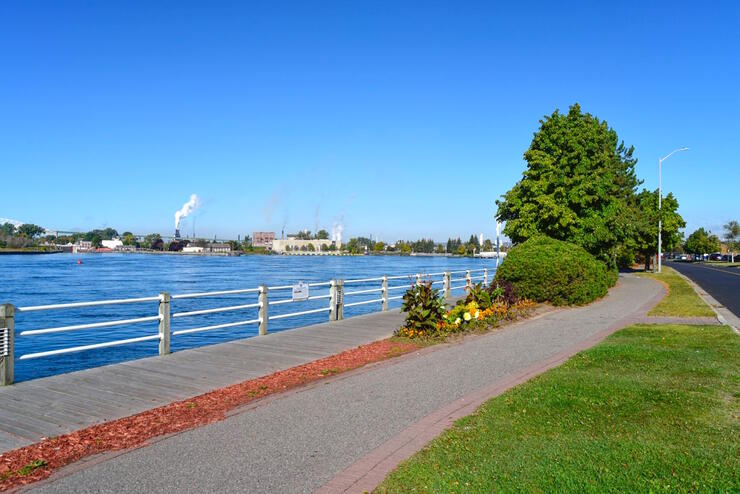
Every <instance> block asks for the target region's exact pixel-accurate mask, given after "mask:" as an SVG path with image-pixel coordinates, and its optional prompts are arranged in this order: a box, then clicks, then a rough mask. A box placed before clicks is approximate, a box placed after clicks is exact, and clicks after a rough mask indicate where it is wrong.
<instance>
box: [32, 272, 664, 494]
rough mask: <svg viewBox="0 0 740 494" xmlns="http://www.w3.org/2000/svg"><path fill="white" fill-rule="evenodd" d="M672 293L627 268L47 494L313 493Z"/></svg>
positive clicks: (68, 480) (55, 481)
mask: <svg viewBox="0 0 740 494" xmlns="http://www.w3.org/2000/svg"><path fill="white" fill-rule="evenodd" d="M660 294H662V288H661V286H660V285H659V284H657V283H655V282H653V281H651V280H648V279H646V278H639V277H636V276H630V275H627V276H624V275H623V276H621V277H620V283H619V284H618V285H617V286H616V287H615V288H614V289H612V290H611V291H610V293H609V295H608V297H607V298H605V299H604V300H601V301H599V302H596V303H593V304H591V305H588V306H586V307H578V308H571V309H565V310H558V311H552V312H549V313H547V314H545V315H544V316H542V317H540V318H535V319H532V320H529V321H524V322H522V323H520V324H514V325H512V326H510V327H508V328H504V329H502V330H499V331H493V332H491V333H488V334H486V335H483V336H480V337H475V338H469V339H466V340H464V341H463V342H460V343H457V344H450V345H444V346H440V347H439V348H437V349H435V350H434V351H430V352H426V353H424V352H421V353H418V354H412V355H410V356H407V357H405V358H404V357H401V358H398V359H395V360H392V361H389V362H387V363H385V364H384V365H378V366H370V367H368V368H367V369H364V370H362V371H360V372H356V373H349V374H347V375H342V376H337V378H336V379H329V380H327V381H323V382H321V383H319V384H317V385H315V386H310V387H306V388H302V389H300V390H297V391H295V392H289V393H285V394H282V395H277V396H275V397H273V398H271V399H267V400H263V401H261V402H258V403H256V404H255V405H252V406H250V407H245V409H243V410H241V411H239V412H238V413H235V414H234V415H232V416H230V417H228V418H227V419H225V420H223V421H220V422H216V423H213V424H210V425H207V426H203V427H199V428H197V429H192V430H189V431H186V432H183V433H180V434H176V435H173V436H170V437H167V438H164V439H161V440H159V441H155V442H153V443H152V444H150V445H149V446H145V447H142V448H138V449H134V450H132V451H127V452H124V453H123V454H118V455H115V454H114V455H108V456H107V457H103V458H102V459H101V460H102V461H100V462H93V463H92V464H89V465H78V466H77V467H76V468H75V467H72V468H71V469H70V470H67V471H66V472H65V471H63V472H59V474H58V475H56V476H54V477H52V479H51V480H50V481H49V482H46V483H42V484H38V485H36V486H34V487H35V491H37V492H75V493H80V494H82V493H88V492H89V493H93V492H95V493H101V492H111V493H115V492H141V493H149V492H155V491H156V492H178V493H188V492H193V493H200V492H260V493H269V492H275V493H281V494H282V493H294V492H313V491H315V490H316V489H317V488H319V487H320V486H322V485H324V484H325V483H326V482H327V481H329V480H331V479H332V478H333V477H334V476H335V475H337V474H338V473H340V472H342V471H343V470H344V469H346V468H347V467H348V466H349V465H351V464H353V463H354V462H355V461H357V460H359V459H360V458H363V457H364V456H365V455H367V454H368V453H369V452H371V451H372V450H373V449H375V448H376V447H378V446H379V445H381V444H383V443H385V442H386V441H388V440H389V439H391V438H393V437H395V436H396V435H397V434H399V433H400V432H401V431H403V430H404V429H406V428H407V427H409V426H411V425H412V424H414V423H416V422H417V421H419V420H420V419H422V418H423V417H425V416H427V415H428V414H430V413H432V412H434V411H436V410H439V409H440V408H442V407H445V406H447V405H448V404H450V403H452V402H454V401H455V400H458V399H459V398H461V397H463V396H466V395H468V394H469V393H472V392H475V391H476V390H480V389H482V388H484V387H487V386H490V385H491V384H493V383H497V382H499V381H501V380H503V379H505V378H506V376H509V375H510V374H511V373H514V372H519V371H522V370H524V369H526V368H528V367H530V366H532V365H533V364H536V363H538V362H542V361H544V360H546V359H548V358H551V357H552V356H554V355H557V354H558V353H560V352H562V351H564V350H566V349H568V348H571V347H572V346H573V345H578V344H579V343H580V342H584V341H586V340H589V339H590V338H591V337H593V336H594V335H596V334H598V333H600V332H602V331H605V330H607V329H608V328H610V327H614V326H615V324H621V322H622V321H624V318H629V317H630V316H633V315H637V314H642V313H643V312H644V311H645V310H646V309H645V308H644V307H643V306H644V305H645V303H646V301H651V300H654V299H655V297H656V296H659V295H660Z"/></svg>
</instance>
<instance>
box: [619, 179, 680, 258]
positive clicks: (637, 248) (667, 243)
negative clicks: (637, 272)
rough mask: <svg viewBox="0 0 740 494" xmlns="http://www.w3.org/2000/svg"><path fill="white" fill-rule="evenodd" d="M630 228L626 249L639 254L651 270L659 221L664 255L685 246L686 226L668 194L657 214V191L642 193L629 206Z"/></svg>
mask: <svg viewBox="0 0 740 494" xmlns="http://www.w3.org/2000/svg"><path fill="white" fill-rule="evenodd" d="M629 217H630V222H629V227H628V230H627V235H628V236H627V238H626V239H625V241H624V244H623V245H624V246H625V247H626V248H628V249H631V250H633V251H634V252H636V253H638V254H640V255H641V256H642V258H643V260H644V261H645V269H650V263H651V259H652V258H653V256H655V255H657V253H658V219H659V218H662V219H663V224H662V226H661V230H660V231H661V243H662V250H663V252H670V251H672V250H674V249H676V248H677V247H679V246H680V245H681V243H682V240H683V238H682V233H681V229H682V228H684V227H685V226H686V222H685V221H684V220H683V218H682V217H681V215H680V214H678V199H676V197H675V196H674V195H673V193H669V194H668V195H667V196H665V197H664V198H663V201H662V205H661V209H660V211H659V210H658V190H657V189H656V190H653V191H649V190H646V189H643V190H642V192H640V193H639V194H637V195H636V196H635V197H634V198H633V199H632V200H631V201H630V204H629Z"/></svg>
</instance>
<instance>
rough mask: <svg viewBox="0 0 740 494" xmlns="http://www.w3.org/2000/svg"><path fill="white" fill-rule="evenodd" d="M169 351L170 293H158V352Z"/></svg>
mask: <svg viewBox="0 0 740 494" xmlns="http://www.w3.org/2000/svg"><path fill="white" fill-rule="evenodd" d="M168 353H170V294H169V293H167V292H162V293H160V294H159V354H160V355H167V354H168Z"/></svg>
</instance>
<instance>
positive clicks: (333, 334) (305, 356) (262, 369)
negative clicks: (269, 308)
mask: <svg viewBox="0 0 740 494" xmlns="http://www.w3.org/2000/svg"><path fill="white" fill-rule="evenodd" d="M402 322H403V315H402V314H401V313H400V311H399V310H398V309H395V310H390V311H388V312H378V313H373V314H367V315H363V316H357V317H352V318H349V319H344V320H341V321H335V322H332V323H322V324H315V325H312V326H305V327H302V328H296V329H291V330H286V331H281V332H276V333H270V334H268V335H265V336H258V337H253V338H248V339H243V340H237V341H232V342H228V343H221V344H217V345H211V346H206V347H200V348H195V349H191V350H183V351H180V352H175V353H172V354H170V355H166V356H164V357H159V356H157V357H149V358H145V359H140V360H132V361H128V362H123V363H118V364H113V365H108V366H104V367H96V368H93V369H87V370H82V371H78V372H71V373H68V374H60V375H57V376H52V377H46V378H41V379H35V380H31V381H25V382H21V383H17V384H14V385H12V386H4V387H2V386H0V453H3V452H5V451H9V450H11V449H14V448H17V447H20V446H24V445H27V444H32V443H34V442H37V441H39V440H40V439H41V438H44V437H51V436H58V435H60V434H65V433H67V432H71V431H74V430H77V429H81V428H84V427H87V426H90V425H93V424H97V423H100V422H105V421H108V420H113V419H117V418H121V417H126V416H128V415H132V414H135V413H139V412H142V411H145V410H149V409H151V408H155V407H158V406H161V405H166V404H168V403H171V402H173V401H178V400H183V399H186V398H190V397H192V396H196V395H199V394H202V393H205V392H208V391H212V390H214V389H217V388H220V387H223V386H228V385H231V384H236V383H239V382H241V381H244V380H247V379H253V378H256V377H260V376H264V375H267V374H270V373H272V372H275V371H278V370H282V369H287V368H290V367H294V366H296V365H301V364H305V363H307V362H311V361H313V360H316V359H320V358H323V357H327V356H330V355H334V354H336V353H339V352H341V351H344V350H347V349H350V348H354V347H356V346H358V345H362V344H365V343H370V342H373V341H376V340H380V339H383V338H387V337H389V336H390V335H391V334H393V331H394V330H395V329H396V328H398V327H399V326H400V325H401V323H402Z"/></svg>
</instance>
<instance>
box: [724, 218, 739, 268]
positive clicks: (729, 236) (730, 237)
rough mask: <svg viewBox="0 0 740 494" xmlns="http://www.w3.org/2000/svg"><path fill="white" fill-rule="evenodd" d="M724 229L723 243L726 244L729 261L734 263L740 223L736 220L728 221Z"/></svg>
mask: <svg viewBox="0 0 740 494" xmlns="http://www.w3.org/2000/svg"><path fill="white" fill-rule="evenodd" d="M723 228H724V229H725V234H724V237H725V242H727V250H728V251H730V260H731V261H732V262H735V251H736V250H737V246H738V244H739V243H740V223H738V222H737V220H731V221H728V222H727V224H726V225H724V227H723Z"/></svg>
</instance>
